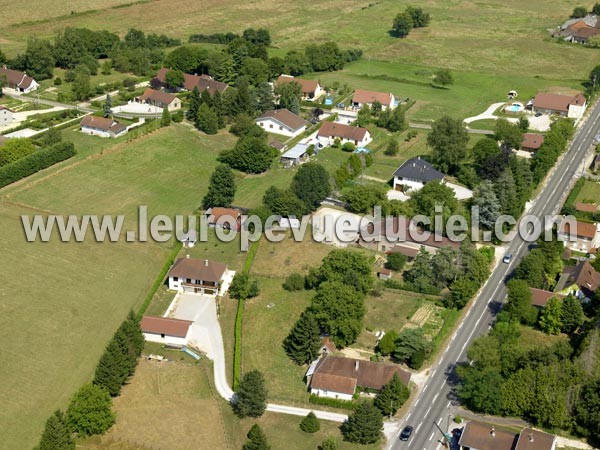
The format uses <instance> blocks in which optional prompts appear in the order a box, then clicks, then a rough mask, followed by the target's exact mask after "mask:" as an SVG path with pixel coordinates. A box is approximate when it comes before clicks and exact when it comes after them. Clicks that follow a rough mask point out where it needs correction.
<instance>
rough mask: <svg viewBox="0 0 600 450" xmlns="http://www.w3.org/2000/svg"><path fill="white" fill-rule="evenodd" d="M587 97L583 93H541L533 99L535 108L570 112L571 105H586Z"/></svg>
mask: <svg viewBox="0 0 600 450" xmlns="http://www.w3.org/2000/svg"><path fill="white" fill-rule="evenodd" d="M585 102H586V100H585V96H584V95H583V94H582V93H578V94H576V95H562V94H546V93H541V94H538V95H536V96H535V98H534V99H533V107H534V108H540V109H549V110H552V111H560V112H565V113H566V112H568V111H569V106H571V105H580V106H581V105H584V104H585Z"/></svg>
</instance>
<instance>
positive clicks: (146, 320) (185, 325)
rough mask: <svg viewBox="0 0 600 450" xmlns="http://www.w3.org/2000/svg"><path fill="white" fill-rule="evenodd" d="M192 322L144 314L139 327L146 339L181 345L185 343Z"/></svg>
mask: <svg viewBox="0 0 600 450" xmlns="http://www.w3.org/2000/svg"><path fill="white" fill-rule="evenodd" d="M192 323H193V322H190V321H189V320H179V319H170V318H167V317H156V316H144V317H142V320H141V322H140V328H141V329H142V333H143V334H144V339H145V340H146V341H149V342H159V343H161V344H166V345H173V346H176V347H183V346H184V345H186V344H187V335H188V333H189V330H190V327H191V326H192Z"/></svg>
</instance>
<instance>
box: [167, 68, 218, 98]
mask: <svg viewBox="0 0 600 450" xmlns="http://www.w3.org/2000/svg"><path fill="white" fill-rule="evenodd" d="M168 71H169V69H167V68H165V67H163V68H162V69H160V70H159V71H158V73H157V74H156V78H157V79H158V81H160V82H161V83H163V84H164V83H165V81H166V76H167V72H168ZM195 86H197V87H198V90H199V91H200V92H202V91H204V90H208V93H209V94H210V95H214V93H215V92H216V91H219V93H223V91H225V89H227V88H228V87H229V85H228V84H227V83H222V82H220V81H217V80H214V79H213V78H212V77H210V76H208V75H200V76H198V75H190V74H189V73H184V74H183V88H184V89H186V90H188V91H192V90H194V87H195Z"/></svg>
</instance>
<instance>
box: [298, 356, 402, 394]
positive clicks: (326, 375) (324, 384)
mask: <svg viewBox="0 0 600 450" xmlns="http://www.w3.org/2000/svg"><path fill="white" fill-rule="evenodd" d="M394 374H398V376H399V377H400V380H401V381H402V383H404V384H405V385H406V386H408V383H409V382H410V373H409V372H406V371H404V370H402V369H401V368H400V367H398V366H397V365H394V364H384V363H376V362H372V361H363V360H360V359H353V358H341V357H337V356H331V355H329V354H325V356H323V357H322V358H321V359H319V360H317V361H314V362H313V363H312V364H311V365H310V367H309V369H308V372H307V373H306V381H307V385H308V387H309V389H310V393H311V394H314V395H317V396H319V397H329V398H336V399H340V400H352V397H353V396H354V393H355V392H356V389H357V388H368V389H374V390H379V389H381V388H382V387H383V386H384V385H385V384H386V383H387V382H388V381H390V380H391V379H392V377H393V376H394Z"/></svg>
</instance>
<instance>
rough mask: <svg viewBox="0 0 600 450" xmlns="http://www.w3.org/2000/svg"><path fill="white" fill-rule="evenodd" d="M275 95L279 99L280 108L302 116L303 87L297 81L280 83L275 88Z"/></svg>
mask: <svg viewBox="0 0 600 450" xmlns="http://www.w3.org/2000/svg"><path fill="white" fill-rule="evenodd" d="M275 95H276V96H277V97H278V98H279V107H280V108H286V109H289V110H290V111H292V112H293V113H294V114H300V98H301V97H302V87H301V86H300V84H298V83H296V82H295V81H293V82H291V83H279V84H278V85H277V86H276V87H275Z"/></svg>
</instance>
